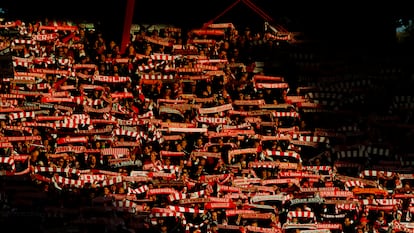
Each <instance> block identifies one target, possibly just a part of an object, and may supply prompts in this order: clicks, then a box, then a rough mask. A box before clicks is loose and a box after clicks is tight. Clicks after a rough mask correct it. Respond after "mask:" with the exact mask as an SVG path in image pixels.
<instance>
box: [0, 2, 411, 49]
mask: <svg viewBox="0 0 414 233" xmlns="http://www.w3.org/2000/svg"><path fill="white" fill-rule="evenodd" d="M251 1H252V2H253V3H254V4H256V5H257V6H259V8H261V9H262V10H263V11H264V12H266V13H267V14H268V15H269V16H271V17H272V18H273V19H274V21H275V23H277V24H280V25H283V26H284V27H285V28H287V29H288V30H290V31H302V32H305V33H306V35H307V36H308V37H310V38H313V39H318V40H325V41H331V42H332V41H335V43H339V44H340V45H343V46H349V45H350V46H355V45H361V46H373V45H375V46H378V45H380V46H383V47H387V46H389V45H391V44H392V43H394V41H395V25H394V22H395V19H396V18H399V17H404V16H409V15H410V14H411V15H413V13H410V12H409V9H410V7H409V2H410V1H403V2H399V1H381V2H380V1H375V2H368V1H342V0H339V1H330V2H327V1H324V2H321V1H275V0H251ZM233 3H235V0H208V1H194V0H193V1H189V0H175V1H154V0H146V1H143V0H135V8H134V19H133V23H137V24H157V23H167V24H174V25H177V26H179V27H182V28H184V29H186V28H197V27H201V26H202V25H203V23H205V22H208V21H209V20H212V19H214V18H215V17H216V16H218V15H220V14H221V13H222V12H223V11H225V9H226V8H227V7H229V6H230V5H232V4H233ZM0 7H4V8H5V9H7V16H8V17H10V18H18V19H19V18H20V19H39V18H45V17H48V18H51V19H52V18H56V19H71V20H74V19H76V20H85V21H95V22H100V29H101V30H102V31H103V32H104V34H105V36H106V38H108V39H114V40H115V41H118V42H120V41H121V38H122V26H123V22H124V15H125V14H124V13H125V8H126V0H110V1H97V0H89V1H88V0H69V1H52V0H43V1H29V0H20V1H17V0H2V1H1V2H0ZM216 22H232V23H233V24H235V25H236V27H237V28H244V27H247V26H248V27H251V28H253V29H258V30H260V29H261V27H263V23H264V21H263V19H262V18H261V17H260V16H259V15H258V14H256V13H255V12H254V11H253V10H251V9H250V8H249V7H247V5H246V4H244V3H243V2H242V1H240V2H239V3H238V4H237V5H235V6H234V7H233V8H232V9H231V10H230V11H228V12H227V13H226V14H224V15H222V16H221V17H220V18H219V19H217V21H216Z"/></svg>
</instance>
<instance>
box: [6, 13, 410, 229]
mask: <svg viewBox="0 0 414 233" xmlns="http://www.w3.org/2000/svg"><path fill="white" fill-rule="evenodd" d="M0 30H1V31H2V36H1V37H0V53H1V54H3V56H10V57H11V59H12V60H11V62H12V69H13V74H12V75H6V74H4V75H3V77H2V79H1V83H0V85H1V86H0V90H1V92H0V104H1V111H0V120H1V123H0V147H1V148H0V153H1V157H0V158H1V160H0V162H1V168H2V175H3V176H4V177H6V178H7V177H16V176H29V177H30V178H31V180H32V181H33V183H34V184H36V187H39V189H41V190H42V192H45V193H47V194H48V198H47V199H46V200H43V201H42V202H41V204H39V203H37V204H38V206H37V205H34V206H31V208H39V209H38V211H44V212H45V213H47V214H49V217H50V216H52V215H55V217H56V219H60V221H56V222H58V223H59V224H62V225H65V226H67V227H68V228H69V227H73V226H76V227H77V228H78V230H79V231H92V229H94V230H98V229H99V230H102V231H105V232H140V231H142V230H144V229H146V230H149V231H154V232H163V233H166V232H192V233H193V232H296V231H299V232H312V233H313V232H328V231H333V232H344V233H349V232H402V231H404V232H409V231H412V228H413V225H412V224H411V223H410V222H411V212H412V211H411V210H414V209H412V207H411V199H412V197H414V196H413V194H412V188H411V179H412V178H413V176H412V169H411V167H410V166H409V165H407V164H406V163H405V161H399V159H400V158H401V157H402V152H401V151H399V150H397V149H398V148H395V147H392V146H390V145H389V144H388V143H384V142H383V141H382V140H384V136H385V135H383V134H381V132H378V131H377V130H378V129H377V128H371V127H372V125H368V126H367V125H363V124H361V122H358V121H359V120H358V121H357V119H359V117H364V118H370V119H371V120H372V118H375V117H377V116H370V115H363V116H361V115H362V114H361V113H359V112H355V109H357V107H358V106H360V105H358V103H359V101H362V102H363V101H368V100H360V99H358V96H357V95H354V94H355V92H352V91H355V90H358V94H361V93H363V90H364V88H372V86H373V85H372V83H371V82H370V80H368V79H359V80H357V81H355V80H354V79H351V80H350V79H348V80H345V79H344V80H339V79H336V80H335V83H336V86H335V85H332V82H327V83H329V84H330V85H331V86H330V89H329V88H326V87H324V86H323V85H320V86H301V85H300V83H299V82H297V80H288V79H287V77H283V76H281V75H278V74H267V73H265V70H263V69H261V67H259V66H258V64H259V63H258V62H256V61H261V60H264V59H266V58H268V57H274V53H279V52H281V51H285V50H283V49H286V48H287V47H289V43H288V42H286V41H285V39H286V38H285V37H284V36H282V37H280V36H278V35H273V34H272V33H271V32H266V33H256V34H254V33H252V32H251V31H250V30H249V29H248V28H246V29H244V30H243V31H240V33H239V31H238V30H237V29H236V28H235V27H234V26H232V25H231V24H226V25H223V24H212V25H206V27H204V28H201V29H197V30H193V31H189V32H182V31H181V29H180V28H163V29H162V30H152V31H147V30H141V31H140V32H139V33H136V34H134V35H131V41H130V43H129V45H128V46H127V48H126V50H125V51H121V48H120V45H119V44H118V43H117V42H116V41H106V40H105V38H104V37H103V35H102V33H101V32H99V31H97V30H90V29H87V28H85V27H82V25H80V24H79V25H76V24H71V23H70V22H55V21H50V20H39V21H36V22H22V21H18V20H17V21H11V22H4V23H3V24H1V25H0ZM12 31H15V33H12ZM292 56H294V57H295V58H302V55H301V54H299V55H298V54H294V55H292ZM291 68H292V67H291ZM293 68H295V67H293ZM296 68H297V67H296ZM308 68H309V67H308ZM314 68H316V69H319V68H320V67H318V66H316V67H314ZM292 83H295V86H293V85H292ZM332 87H334V88H332ZM328 89H329V90H328ZM361 90H362V91H361ZM365 90H366V89H365ZM348 92H352V95H353V96H352V97H349V96H347V93H348ZM360 96H363V95H360ZM348 97H349V98H348ZM320 99H323V100H320ZM343 106H354V107H355V109H354V111H352V110H353V108H352V107H351V108H350V109H351V111H341V109H340V107H343ZM393 106H394V107H395V106H396V105H393ZM396 109H397V108H393V110H394V112H395V110H396ZM387 110H388V109H387ZM355 116H356V117H355ZM340 117H341V118H340ZM377 118H380V117H377ZM377 118H376V119H377ZM390 118H391V117H390ZM344 119H346V120H344ZM377 120H378V119H377ZM378 121H379V120H378ZM390 122H392V121H390ZM15 201H16V203H17V202H18V200H15ZM16 208H17V207H16V206H13V203H12V202H11V201H10V200H9V202H7V203H6V202H4V203H3V209H4V210H7V211H10V212H12V211H17V210H16ZM57 216H60V218H59V217H57ZM56 222H55V224H56ZM50 224H51V223H50ZM49 227H50V226H49Z"/></svg>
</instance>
